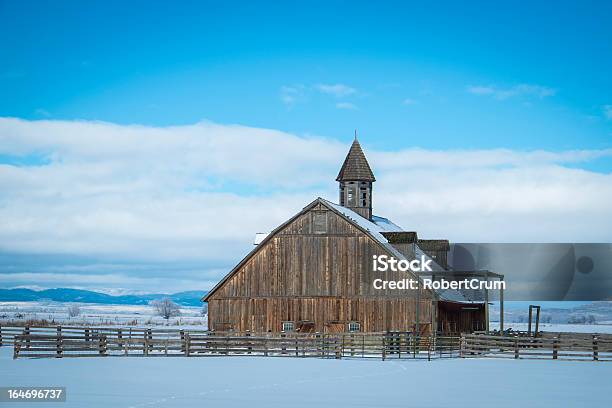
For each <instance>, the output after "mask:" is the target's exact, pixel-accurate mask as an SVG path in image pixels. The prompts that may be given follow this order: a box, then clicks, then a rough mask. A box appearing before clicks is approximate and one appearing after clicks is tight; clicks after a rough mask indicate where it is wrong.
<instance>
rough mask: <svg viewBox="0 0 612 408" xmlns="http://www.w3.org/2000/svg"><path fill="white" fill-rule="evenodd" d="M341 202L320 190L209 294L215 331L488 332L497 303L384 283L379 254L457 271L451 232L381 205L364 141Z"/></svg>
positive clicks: (394, 276)
mask: <svg viewBox="0 0 612 408" xmlns="http://www.w3.org/2000/svg"><path fill="white" fill-rule="evenodd" d="M336 181H338V182H339V192H340V197H339V202H340V204H335V203H332V202H329V201H327V200H324V199H322V198H317V199H315V200H314V201H312V202H311V203H310V204H308V205H306V206H305V207H304V208H303V209H302V210H301V211H300V212H299V213H297V214H296V215H294V216H293V217H292V218H290V219H289V220H287V221H286V222H284V223H283V224H281V225H280V226H279V227H278V228H276V229H275V230H274V231H272V232H271V233H269V234H267V236H265V238H264V239H263V240H261V242H258V243H257V245H256V247H255V248H254V249H253V250H252V251H251V252H250V253H249V254H248V255H247V256H246V257H245V258H244V259H243V260H242V261H240V263H239V264H238V265H236V267H234V268H233V269H232V270H231V271H230V272H229V273H228V274H227V276H225V277H224V278H223V279H222V280H221V282H219V283H218V284H217V285H216V286H215V287H214V288H213V289H212V290H211V291H210V292H209V293H208V294H207V295H206V297H205V298H204V299H203V300H204V301H206V302H208V325H209V329H210V330H218V331H227V330H232V331H246V330H250V331H253V332H281V331H287V332H289V331H296V332H352V331H361V332H382V331H411V332H415V331H417V330H418V332H419V333H421V334H433V333H444V334H450V333H459V332H472V331H474V330H485V329H487V328H488V327H487V326H488V323H487V302H486V301H484V299H482V298H481V299H479V300H476V301H475V300H474V299H469V298H468V297H467V296H466V294H465V293H462V292H460V291H457V290H446V291H434V290H428V289H424V288H422V289H413V290H398V289H375V288H374V286H373V281H374V280H375V279H377V278H380V279H383V280H388V281H392V280H394V281H398V280H401V279H405V278H407V277H412V278H414V279H417V277H416V275H414V274H412V273H411V272H399V271H398V272H390V271H389V272H378V271H376V272H375V271H373V268H372V259H373V255H387V256H393V257H395V258H397V259H405V260H412V259H418V258H420V257H421V256H422V255H423V256H426V257H427V258H428V259H433V260H434V262H433V265H434V267H435V268H434V270H435V271H436V272H435V274H437V275H441V274H444V273H446V272H447V271H448V267H447V264H446V263H447V259H446V256H447V253H448V250H449V243H448V241H446V240H422V239H418V237H417V234H416V232H410V231H403V230H402V229H401V228H400V227H398V226H397V225H395V224H394V223H392V222H391V221H389V220H388V219H386V218H383V217H378V216H375V215H373V213H372V196H373V194H372V193H373V190H372V185H373V183H374V182H375V181H376V179H375V178H374V174H373V172H372V170H371V168H370V166H369V164H368V161H367V160H366V157H365V155H364V153H363V151H362V149H361V146H360V145H359V142H358V141H357V139H355V141H354V142H353V144H352V146H351V148H350V150H349V152H348V155H347V156H346V159H345V160H344V163H343V165H342V167H341V169H340V173H339V174H338V177H337V178H336Z"/></svg>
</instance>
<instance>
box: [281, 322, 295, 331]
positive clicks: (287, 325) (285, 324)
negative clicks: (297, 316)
mask: <svg viewBox="0 0 612 408" xmlns="http://www.w3.org/2000/svg"><path fill="white" fill-rule="evenodd" d="M294 328H295V326H294V325H293V322H283V331H284V332H292V331H293V330H294Z"/></svg>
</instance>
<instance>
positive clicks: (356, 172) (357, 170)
mask: <svg viewBox="0 0 612 408" xmlns="http://www.w3.org/2000/svg"><path fill="white" fill-rule="evenodd" d="M336 181H376V178H375V177H374V173H372V169H371V168H370V165H369V164H368V161H367V160H366V157H365V154H364V153H363V150H361V145H360V144H359V141H358V140H357V138H355V140H354V141H353V144H352V145H351V148H350V150H349V152H348V154H347V155H346V159H344V163H343V164H342V168H340V173H338V177H336Z"/></svg>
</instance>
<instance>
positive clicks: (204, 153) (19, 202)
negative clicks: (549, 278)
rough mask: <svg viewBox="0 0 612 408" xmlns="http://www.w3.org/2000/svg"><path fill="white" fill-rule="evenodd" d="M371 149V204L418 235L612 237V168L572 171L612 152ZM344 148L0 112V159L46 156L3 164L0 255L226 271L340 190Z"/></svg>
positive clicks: (265, 132) (247, 133) (267, 133)
mask: <svg viewBox="0 0 612 408" xmlns="http://www.w3.org/2000/svg"><path fill="white" fill-rule="evenodd" d="M364 148H365V153H366V155H367V157H368V159H369V161H370V163H371V165H372V167H373V170H374V172H375V174H376V178H377V180H378V181H377V182H376V188H375V190H374V191H375V195H374V208H375V212H376V213H378V214H381V215H385V216H389V217H391V218H392V219H393V220H394V221H395V222H396V223H398V224H399V225H402V226H403V227H404V228H406V229H408V230H417V231H418V232H419V234H420V236H422V237H441V238H449V239H451V240H453V241H455V242H520V241H523V242H559V241H566V242H585V241H586V242H589V241H592V242H609V241H611V240H612V208H610V206H609V204H608V203H610V202H612V175H611V174H603V173H596V172H593V171H587V170H584V169H580V168H577V167H579V165H578V164H579V163H584V162H589V161H591V160H595V159H597V158H602V157H612V149H607V150H576V151H561V152H550V151H527V152H523V151H516V150H504V149H494V150H468V151H461V150H457V151H433V150H423V149H416V148H415V149H407V150H401V151H395V152H383V151H375V150H372V149H368V146H367V145H365V146H364ZM347 150H348V145H347V144H345V143H340V142H339V141H336V140H333V139H325V138H319V137H299V136H296V135H293V134H289V133H284V132H280V131H276V130H271V129H259V128H250V127H245V126H238V125H219V124H214V123H199V124H196V125H191V126H175V127H165V128H156V127H146V126H122V125H114V124H109V123H100V122H78V121H49V120H46V121H26V120H19V119H8V118H4V119H0V155H9V156H22V157H23V158H24V160H25V159H27V158H28V157H29V156H31V155H33V156H35V157H40V156H43V157H46V161H44V162H37V161H36V160H34V159H33V162H32V165H29V166H23V165H22V166H16V165H7V164H3V165H0V225H1V226H2V228H0V251H4V252H8V253H25V254H35V253H43V254H67V255H70V256H72V255H80V256H102V257H105V258H106V259H110V260H111V261H112V260H113V259H124V260H143V261H146V262H157V261H167V262H170V261H174V260H178V261H190V260H193V261H194V262H195V261H197V262H200V261H201V262H205V263H211V264H214V265H215V266H214V267H213V266H211V267H210V268H208V269H210V270H217V271H227V269H228V268H229V267H231V266H232V264H233V263H235V262H237V261H238V260H239V259H240V258H241V257H242V256H244V254H245V253H246V251H248V250H249V249H250V248H252V245H251V244H252V238H253V236H254V234H255V233H256V232H266V231H269V230H271V229H272V228H274V227H276V226H277V225H278V224H280V223H281V222H283V221H285V220H286V219H287V218H289V217H290V216H291V215H292V214H294V213H296V212H298V211H299V210H300V209H301V208H302V207H303V206H304V205H306V204H307V203H308V202H310V201H312V200H313V199H314V198H316V197H317V196H322V197H326V198H328V199H331V200H334V201H335V200H336V188H337V187H336V183H335V181H334V179H335V176H336V174H337V171H338V168H339V167H340V165H341V163H342V160H343V159H344V156H345V155H346V152H347ZM22 161H23V160H22ZM570 165H571V166H570ZM111 269H112V268H111ZM208 269H207V270H208ZM12 271H14V270H12ZM14 272H24V273H26V272H28V271H14ZM81 272H82V273H89V272H87V271H81ZM98 272H99V273H100V274H108V273H109V272H110V270H108V269H104V270H103V271H100V270H98ZM128 272H129V276H137V277H142V276H143V275H142V274H143V273H144V274H146V273H147V272H146V271H144V272H143V271H141V270H135V271H128ZM128 272H126V273H128ZM3 273H4V272H3ZM45 273H58V272H57V271H46V272H45ZM223 273H224V272H214V273H213V275H211V276H209V275H207V277H206V280H207V281H214V280H215V278H219V277H221V276H222V275H223ZM202 274H203V276H204V275H205V274H206V271H203V272H202ZM53 276H59V275H53ZM53 276H52V275H48V276H47V278H45V279H48V280H51V279H52V278H53ZM22 278H23V277H22ZM7 279H8V278H7ZM58 279H59V278H58ZM83 279H85V278H83ZM113 279H115V278H113ZM116 279H118V281H117V285H120V286H121V285H122V286H121V287H126V286H128V285H129V284H130V282H129V281H128V282H127V283H125V282H123V283H122V282H119V280H120V279H119V278H116ZM184 279H186V280H193V278H191V277H185V278H184ZM30 283H31V282H30ZM83 283H85V282H83ZM22 284H28V282H22ZM92 284H94V283H92ZM109 286H110V285H109Z"/></svg>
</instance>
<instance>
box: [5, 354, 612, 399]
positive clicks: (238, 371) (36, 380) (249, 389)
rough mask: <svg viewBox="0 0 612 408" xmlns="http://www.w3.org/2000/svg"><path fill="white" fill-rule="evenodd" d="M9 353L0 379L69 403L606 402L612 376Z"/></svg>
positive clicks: (544, 369)
mask: <svg viewBox="0 0 612 408" xmlns="http://www.w3.org/2000/svg"><path fill="white" fill-rule="evenodd" d="M11 356H12V350H11V349H10V348H8V347H4V348H1V349H0V384H2V386H65V387H66V388H67V402H65V403H62V404H60V405H61V406H62V407H66V408H69V407H74V408H82V407H88V408H96V407H100V408H102V407H103V408H108V407H113V408H114V407H117V408H120V407H126V408H127V407H138V408H140V407H143V408H144V407H168V408H172V407H180V408H186V407H223V408H231V407H240V408H243V407H253V408H258V407H266V408H268V407H283V408H284V407H308V408H312V407H377V408H378V407H380V408H383V407H419V408H421V407H444V408H447V407H451V406H452V407H469V408H474V407H491V406H495V407H509V408H515V407H517V406H519V407H520V406H522V407H554V408H559V407H588V406H608V404H609V400H608V394H607V389H608V388H609V381H610V378H611V377H612V364H610V363H594V362H565V361H530V360H495V359H466V360H462V359H452V360H436V361H431V362H428V361H410V360H407V361H401V362H397V361H380V360H371V361H367V360H322V359H314V358H312V359H299V358H273V357H269V358H262V357H259V358H258V357H215V358H187V357H169V358H165V357H147V358H138V357H110V358H75V359H67V358H66V359H39V360H29V359H18V360H12V359H11ZM12 405H13V406H15V407H17V408H19V407H22V408H25V407H27V406H29V404H25V403H16V404H12ZM2 406H7V407H8V406H11V405H10V404H5V403H3V404H2ZM31 406H33V407H41V406H46V405H45V404H44V403H34V404H31ZM58 406H59V405H58Z"/></svg>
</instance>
